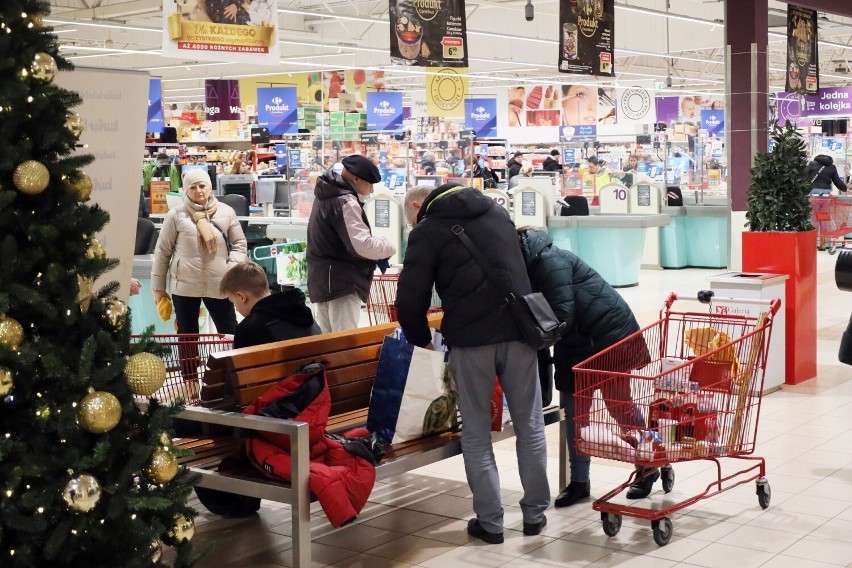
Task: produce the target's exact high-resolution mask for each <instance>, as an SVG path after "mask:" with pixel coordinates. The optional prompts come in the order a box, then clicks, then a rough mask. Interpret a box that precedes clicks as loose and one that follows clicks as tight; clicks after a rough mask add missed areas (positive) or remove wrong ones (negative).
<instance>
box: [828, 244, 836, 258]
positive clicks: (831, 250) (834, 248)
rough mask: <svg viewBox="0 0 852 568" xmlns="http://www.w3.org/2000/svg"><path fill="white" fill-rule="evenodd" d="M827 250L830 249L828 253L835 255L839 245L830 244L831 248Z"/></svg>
mask: <svg viewBox="0 0 852 568" xmlns="http://www.w3.org/2000/svg"><path fill="white" fill-rule="evenodd" d="M826 250H827V251H828V254H830V255H832V256H833V255H835V254H836V253H837V247H836V246H834V245H832V246H830V247H829V248H827V249H826Z"/></svg>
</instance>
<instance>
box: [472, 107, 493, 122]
mask: <svg viewBox="0 0 852 568" xmlns="http://www.w3.org/2000/svg"><path fill="white" fill-rule="evenodd" d="M470 118H472V119H473V121H474V122H488V121H489V120H491V113H490V112H488V110H487V109H486V108H485V107H484V106H478V107H476V108H475V109H474V111H473V112H472V113H470Z"/></svg>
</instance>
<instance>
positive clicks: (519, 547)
mask: <svg viewBox="0 0 852 568" xmlns="http://www.w3.org/2000/svg"><path fill="white" fill-rule="evenodd" d="M836 258H837V257H830V256H828V255H827V254H825V253H820V255H819V261H818V262H819V288H818V290H817V293H818V296H819V302H818V333H819V377H818V378H817V379H816V380H813V381H809V382H807V383H805V384H803V385H798V386H794V387H785V388H783V389H782V390H781V391H779V392H776V393H774V394H771V395H769V396H767V397H765V398H764V401H763V410H762V413H761V417H760V423H759V425H758V450H757V452H756V453H757V454H758V455H762V456H764V457H766V459H767V467H768V469H769V473H768V477H769V480H770V482H771V485H772V502H771V505H770V507H769V509H767V510H766V511H763V510H762V509H761V508H760V507H759V506H758V503H757V497H756V495H755V490H754V485H753V484H746V485H744V486H743V487H740V488H737V489H735V490H733V491H730V492H727V493H724V494H722V495H720V496H718V497H715V498H713V499H711V500H707V501H702V502H699V503H697V504H696V505H695V506H693V507H691V508H688V509H686V510H685V512H683V513H681V514H678V515H675V516H674V517H673V521H674V536H673V537H672V541H671V543H670V544H669V545H668V546H665V547H662V548H660V547H658V546H657V545H656V544H655V543H654V541H653V538H652V535H651V530H650V527H649V526H648V525H649V524H648V523H647V522H644V521H634V520H632V519H629V518H625V519H624V526H623V527H622V529H621V532H619V534H618V535H617V536H616V537H614V538H608V537H606V536H605V535H604V534H603V532H602V530H601V523H600V516H599V514H598V513H596V512H594V511H592V509H591V506H590V504H589V503H583V504H578V505H575V506H573V507H569V508H567V509H550V510H548V512H547V515H548V520H549V522H548V525H547V527H545V529H544V531H543V533H542V534H541V535H540V536H536V537H525V536H523V534H522V533H521V514H520V509H519V507H518V499H519V496H520V493H519V491H520V481H519V478H518V475H517V464H516V462H515V456H514V440H510V441H506V442H502V443H501V444H499V445H498V447H497V448H496V450H495V451H496V455H497V460H498V463H499V464H501V465H502V469H501V482H502V487H503V496H504V507H505V511H506V527H507V529H509V530H506V532H505V536H506V540H505V542H504V543H503V544H501V545H493V546H492V545H485V544H484V543H482V542H481V541H472V540H471V539H469V538H468V537H467V535H466V534H465V531H464V528H465V526H466V519H467V518H469V517H470V516H471V515H472V513H471V502H470V498H471V495H470V492H469V491H468V489H467V484H466V482H465V477H464V469H463V465H462V461H461V459H460V458H453V459H449V460H445V461H443V462H440V463H438V464H434V465H432V466H429V467H425V468H422V469H420V470H417V471H415V472H412V473H409V474H405V475H402V476H399V477H397V478H394V479H392V480H389V481H387V482H384V483H381V484H379V485H378V486H377V487H376V489H375V490H374V491H373V494H372V496H371V498H370V502H369V503H368V505H367V507H366V509H365V510H364V511H363V513H362V515H361V516H360V518H359V520H358V522H357V523H355V524H353V525H350V526H347V527H344V528H341V529H337V530H335V529H332V528H331V527H330V525H329V524H328V523H327V521H326V520H325V517H324V516H323V515H322V512H321V511H320V510H319V509H318V508H317V507H314V509H313V516H314V521H313V523H312V538H313V558H314V563H313V565H314V566H333V567H337V568H385V567H400V568H403V567H410V566H419V567H423V568H457V567H481V568H485V567H503V568H544V567H553V566H564V567H579V566H593V567H614V566H624V567H628V566H629V567H630V568H643V567H645V566H647V567H653V568H668V567H674V566H677V567H695V566H702V567H707V568H716V567H718V568H730V567H736V568H751V567H758V566H760V567H766V568H786V567H795V568H817V567H829V566H852V444H851V443H850V434H852V381H850V379H852V368H850V367H847V366H845V365H841V364H839V363H837V361H836V354H837V347H838V345H839V341H840V336H841V334H842V333H843V331H844V329H845V327H846V323H847V320H848V319H849V315H850V313H852V293H842V292H839V291H838V290H837V289H836V287H835V285H834V280H833V278H834V274H833V271H834V261H835V259H836ZM719 272H720V271H718V270H694V269H688V270H680V271H643V272H642V275H641V279H640V282H641V284H640V286H638V287H635V288H628V289H623V290H621V292H622V294H623V295H624V296H625V298H626V299H627V300H628V302H629V303H630V305H631V306H632V307H633V309H634V310H635V311H636V314H637V317H638V319H639V320H640V323H642V324H645V323H649V322H651V321H653V320H654V319H656V317H657V312H658V310H659V306H660V304H661V303H662V300H663V299H664V298H665V296H666V294H667V292H668V291H669V290H671V289H674V290H675V291H678V292H680V293H683V294H687V293H694V292H695V291H696V290H698V289H701V288H706V287H707V285H706V281H705V279H706V278H707V277H708V276H711V275H714V274H718V273H719ZM548 440H549V443H550V452H549V453H550V455H551V456H552V457H551V458H550V475H551V486H552V487H553V488H554V490H556V489H557V487H556V485H557V482H556V480H557V472H558V465H557V461H556V457H555V456H556V455H557V447H558V446H557V444H558V431H557V427H556V426H551V427H550V428H549V429H548ZM723 463H724V462H723ZM629 467H630V466H628V465H627V464H621V463H616V462H605V461H601V460H594V463H593V467H592V494H593V496H600V495H602V494H603V493H605V492H606V491H608V490H609V489H611V488H612V487H614V486H615V485H616V484H617V483H620V482H621V481H622V480H623V479H625V478H626V476H627V475H628V474H629ZM707 467H708V466H706V465H704V463H702V462H690V463H685V464H678V465H677V466H676V475H677V481H676V484H675V489H674V491H673V493H672V495H673V496H675V497H676V496H677V495H678V494H681V495H688V494H691V493H692V492H694V491H696V489H697V488H698V487H703V486H706V484H707V483H709V481H710V479H711V477H710V476H708V474H707ZM737 467H738V466H737ZM734 469H735V468H734ZM655 490H656V491H655V494H654V496H653V497H654V502H655V503H663V502H664V501H663V497H662V496H663V493H662V490H661V489H660V485H659V483H658V484H657V485H656V487H655ZM643 506H647V503H645V505H643ZM199 508H200V509H201V510H202V511H203V508H201V507H200V506H199ZM288 519H289V509H288V508H287V507H286V506H281V505H278V504H275V503H269V502H264V505H263V508H262V510H261V512H260V515H259V516H257V517H253V518H249V519H237V520H228V519H222V518H220V517H217V516H214V515H210V514H209V513H206V511H205V512H204V513H203V514H202V515H201V517H199V520H198V530H197V533H196V537H195V545H196V546H197V547H199V549H200V548H201V547H203V545H204V544H205V543H208V542H210V541H212V540H216V541H218V542H217V546H216V551H215V552H214V553H213V555H212V556H211V557H210V558H208V559H207V560H206V561H205V562H203V563H202V564H201V566H210V567H216V568H237V567H254V568H272V567H280V566H290V552H289V547H290V546H291V542H290V537H289V534H290V526H289V520H288Z"/></svg>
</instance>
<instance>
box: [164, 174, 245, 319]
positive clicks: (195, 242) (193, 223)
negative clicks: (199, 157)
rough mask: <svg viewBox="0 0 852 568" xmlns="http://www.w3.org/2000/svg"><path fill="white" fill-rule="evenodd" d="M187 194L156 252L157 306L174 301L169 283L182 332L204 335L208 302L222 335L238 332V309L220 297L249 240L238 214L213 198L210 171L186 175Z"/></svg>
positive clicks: (170, 216) (170, 218)
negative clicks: (201, 318)
mask: <svg viewBox="0 0 852 568" xmlns="http://www.w3.org/2000/svg"><path fill="white" fill-rule="evenodd" d="M183 189H184V192H185V193H186V198H185V199H184V201H183V203H182V204H181V205H179V206H177V207H173V208H172V209H170V210H169V212H168V214H167V215H166V218H165V219H164V220H163V226H162V228H161V229H160V236H159V238H158V239H157V247H156V249H155V250H154V264H153V266H152V268H151V291H152V293H153V295H154V303H155V304H159V303H160V300H162V299H163V298H166V297H167V296H168V294H167V293H166V283H167V282H168V288H169V290H170V291H171V293H172V296H171V299H172V303H173V304H174V313H175V318H176V320H177V331H178V333H182V334H185V333H190V334H197V333H198V310H199V309H200V308H201V302H202V301H203V302H204V306H205V307H206V308H207V311H208V312H209V313H210V317H211V318H212V319H213V323H214V324H215V325H216V330H217V331H218V332H219V333H234V329H235V328H236V325H237V318H236V315H235V314H234V306H233V305H232V304H231V302H229V301H228V299H227V298H225V296H224V295H222V294H221V293H220V292H219V282H220V280H221V279H222V276H224V275H225V272H226V271H227V270H228V266H230V265H232V264H235V263H238V262H243V261H245V260H246V237H245V235H244V234H243V230H242V227H240V223H239V221H237V214H236V213H235V212H234V210H233V209H232V208H231V207H229V206H228V205H226V204H225V203H221V202H219V201H218V200H217V199H216V197H215V196H213V195H212V191H213V190H212V187H211V183H210V176H209V175H207V171H206V170H198V169H193V170H187V171H186V172H184V174H183Z"/></svg>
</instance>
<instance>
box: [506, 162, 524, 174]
mask: <svg viewBox="0 0 852 568" xmlns="http://www.w3.org/2000/svg"><path fill="white" fill-rule="evenodd" d="M522 166H523V164H521V162H517V161H515V158H509V161H508V162H506V172H507V173H506V177H507V178H508V179H512V178H513V177H515V176H516V175H518V174H520V173H521V167H522Z"/></svg>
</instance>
